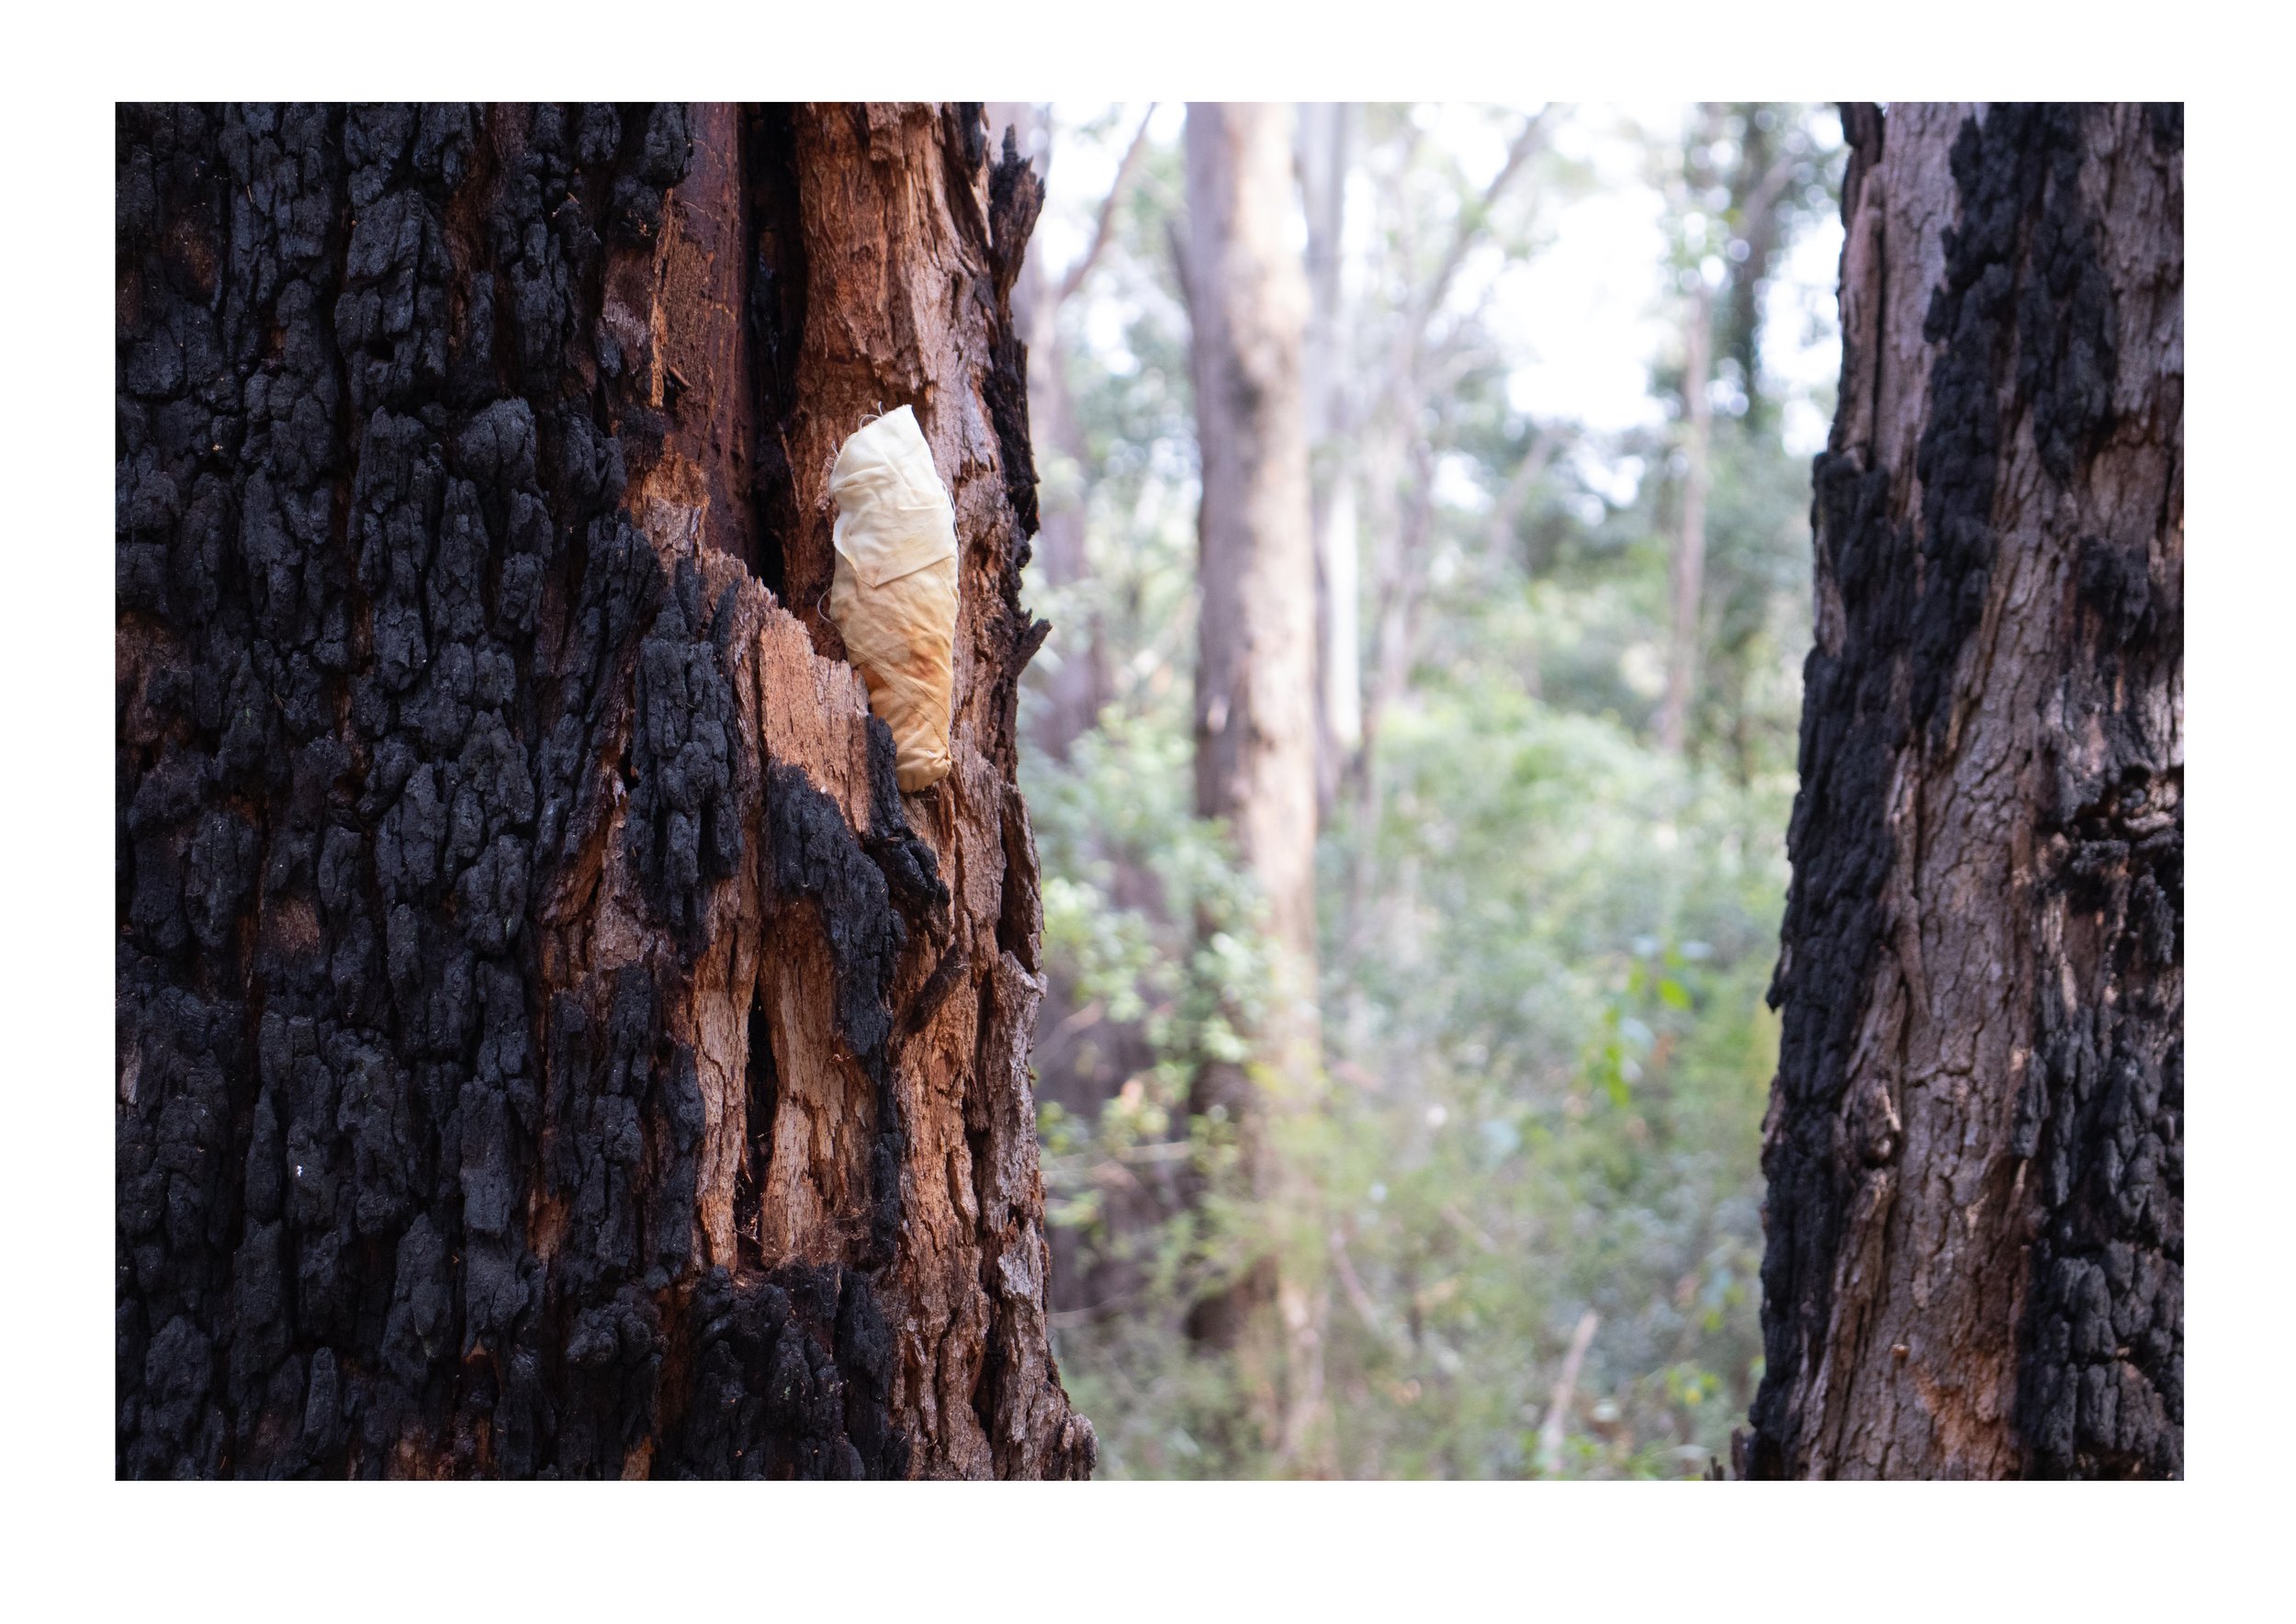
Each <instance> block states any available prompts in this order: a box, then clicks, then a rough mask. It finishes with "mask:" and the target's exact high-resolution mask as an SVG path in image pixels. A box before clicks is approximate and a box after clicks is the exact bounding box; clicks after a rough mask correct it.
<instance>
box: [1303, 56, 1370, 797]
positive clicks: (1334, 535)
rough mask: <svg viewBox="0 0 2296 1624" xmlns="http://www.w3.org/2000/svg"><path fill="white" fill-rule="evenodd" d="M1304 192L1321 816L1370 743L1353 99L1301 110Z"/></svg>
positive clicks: (1305, 370) (1305, 106) (1306, 363)
mask: <svg viewBox="0 0 2296 1624" xmlns="http://www.w3.org/2000/svg"><path fill="white" fill-rule="evenodd" d="M1299 120H1300V132H1299V142H1298V145H1299V167H1300V201H1301V203H1302V204H1303V206H1304V208H1305V211H1306V214H1307V224H1308V251H1307V279H1308V325H1307V333H1306V337H1305V340H1304V342H1303V344H1302V345H1301V352H1300V372H1301V377H1302V379H1303V400H1304V412H1305V415H1306V419H1307V435H1308V458H1309V468H1310V472H1311V481H1310V482H1311V493H1310V504H1309V505H1310V512H1311V520H1310V523H1311V525H1312V526H1313V528H1312V531H1311V534H1312V536H1314V547H1315V586H1316V603H1315V634H1316V653H1317V676H1318V680H1317V682H1316V690H1315V694H1316V705H1315V723H1316V743H1315V798H1316V810H1317V814H1318V817H1319V818H1321V817H1322V816H1324V815H1327V814H1328V813H1329V812H1330V811H1331V809H1332V806H1333V803H1334V801H1335V800H1336V799H1337V798H1338V795H1339V785H1340V780H1341V777H1342V776H1343V775H1344V773H1345V771H1346V766H1347V762H1348V761H1349V759H1350V758H1351V757H1353V755H1354V754H1355V752H1356V749H1357V747H1358V746H1360V745H1361V744H1362V742H1363V673H1362V656H1361V653H1360V651H1359V642H1360V638H1361V637H1362V627H1361V625H1360V623H1359V621H1358V619H1357V610H1358V605H1357V602H1356V594H1357V592H1358V591H1359V590H1360V582H1359V574H1360V571H1359V569H1358V560H1357V555H1356V488H1355V480H1354V479H1353V477H1352V474H1353V470H1352V469H1351V468H1350V467H1349V466H1348V464H1349V460H1350V459H1349V457H1348V450H1349V447H1350V446H1351V445H1353V443H1354V434H1353V433H1352V432H1351V431H1352V427H1353V425H1352V423H1351V421H1350V412H1349V411H1348V404H1349V393H1350V391H1349V389H1348V374H1347V351H1348V345H1347V331H1346V325H1345V310H1344V308H1343V303H1342V300H1343V297H1344V294H1345V278H1344V276H1342V275H1341V273H1342V270H1343V269H1344V265H1343V263H1342V259H1341V254H1342V251H1343V249H1344V247H1345V230H1344V228H1345V224H1346V215H1347V172H1348V169H1349V167H1350V164H1352V162H1353V158H1352V154H1351V152H1350V149H1351V147H1352V145H1353V136H1354V130H1355V123H1356V105H1355V104H1354V103H1353V102H1302V103H1300V108H1299Z"/></svg>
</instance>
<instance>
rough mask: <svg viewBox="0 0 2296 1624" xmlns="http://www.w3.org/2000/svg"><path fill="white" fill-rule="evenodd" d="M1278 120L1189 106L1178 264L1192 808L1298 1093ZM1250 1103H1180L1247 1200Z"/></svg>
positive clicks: (1290, 501)
mask: <svg viewBox="0 0 2296 1624" xmlns="http://www.w3.org/2000/svg"><path fill="white" fill-rule="evenodd" d="M1288 113H1289V109H1288V108H1286V107H1281V106H1279V105H1273V104H1241V103H1237V104H1217V103H1191V104H1190V105H1189V107H1188V110H1187V203H1188V242H1187V259H1186V264H1187V291H1188V310H1189V318H1190V323H1191V328H1192V337H1191V341H1190V360H1191V367H1192V371H1193V374H1194V378H1195V386H1196V424H1197V440H1198V443H1199V445H1200V446H1201V448H1202V468H1203V506H1202V512H1201V515H1200V518H1199V549H1200V551H1199V558H1200V564H1199V581H1200V584H1201V590H1202V593H1203V607H1202V613H1201V616H1200V619H1199V631H1198V648H1197V666H1196V810H1197V813H1198V814H1199V816H1201V817H1205V818H1223V819H1225V820H1226V821H1227V824H1228V826H1229V829H1230V830H1231V832H1232V836H1233V839H1234V842H1235V848H1236V851H1237V854H1238V856H1239V858H1240V859H1241V860H1242V862H1243V863H1244V866H1245V868H1246V869H1247V870H1248V871H1249V872H1250V873H1251V874H1252V875H1253V876H1254V878H1255V880H1256V881H1257V883H1258V885H1259V887H1260V890H1261V892H1262V894H1263V895H1264V896H1265V897H1266V903H1267V908H1268V917H1269V924H1270V929H1271V934H1272V936H1273V939H1274V943H1275V947H1276V953H1277V964H1275V966H1274V971H1273V975H1272V976H1271V995H1270V1009H1269V1010H1268V1012H1267V1016H1266V1020H1265V1021H1263V1022H1262V1023H1261V1027H1260V1030H1259V1032H1257V1033H1255V1041H1256V1047H1257V1054H1256V1057H1255V1058H1256V1060H1257V1063H1258V1064H1259V1065H1260V1066H1263V1067H1264V1068H1265V1069H1266V1072H1267V1073H1269V1074H1270V1075H1271V1076H1272V1077H1277V1078H1282V1079H1284V1080H1285V1081H1286V1082H1288V1083H1291V1084H1301V1083H1304V1082H1305V1081H1306V1080H1307V1079H1309V1078H1310V1077H1311V1076H1312V1074H1313V1070H1314V1066H1315V1050H1316V1021H1315V1003H1314V998H1315V957H1316V943H1315V884H1314V882H1315V826H1316V812H1315V806H1316V803H1315V737H1316V727H1315V679H1316V658H1315V557H1314V550H1313V547H1312V540H1311V535H1310V530H1309V488H1308V448H1307V434H1306V426H1305V420H1304V417H1303V415H1302V411H1301V396H1300V341H1301V335H1302V331H1303V328H1304V325H1305V322H1306V317H1307V303H1308V299H1307V288H1306V279H1305V277H1304V276H1303V275H1302V273H1301V270H1300V260H1299V256H1298V254H1295V253H1293V252H1291V251H1290V250H1289V249H1288V248H1287V247H1286V246H1285V243H1284V240H1283V231H1284V220H1285V219H1286V215H1287V212H1288V208H1287V206H1288V204H1289V196H1290V187H1291V162H1290V159H1291V146H1290V140H1289V130H1287V128H1286V124H1287V118H1288ZM1259 1094H1260V1091H1259V1089H1258V1088H1257V1087H1256V1086H1255V1083H1254V1081H1253V1079H1252V1077H1250V1075H1249V1074H1248V1073H1247V1071H1246V1070H1245V1069H1244V1067H1242V1066H1232V1065H1226V1064H1219V1063H1215V1064H1213V1065H1210V1066H1206V1067H1205V1069H1204V1071H1203V1073H1202V1074H1201V1075H1200V1076H1199V1078H1198V1082H1197V1086H1196V1088H1195V1098H1194V1100H1192V1101H1191V1107H1192V1109H1194V1110H1195V1111H1197V1112H1198V1113H1199V1114H1202V1113H1204V1112H1207V1111H1211V1110H1212V1109H1213V1108H1214V1107H1219V1108H1222V1109H1223V1110H1224V1111H1225V1113H1226V1115H1227V1118H1228V1120H1229V1121H1230V1122H1232V1123H1235V1124H1237V1126H1238V1128H1239V1132H1240V1134H1241V1138H1242V1142H1243V1146H1244V1161H1245V1164H1246V1178H1247V1181H1248V1182H1249V1183H1250V1184H1251V1186H1252V1187H1253V1189H1254V1190H1257V1191H1259V1192H1261V1193H1265V1192H1266V1188H1267V1182H1266V1181H1267V1178H1268V1173H1269V1169H1268V1168H1267V1167H1266V1166H1265V1165H1264V1157H1263V1155H1262V1146H1261V1145H1260V1143H1259V1140H1260V1138H1261V1135H1260V1133H1259V1131H1258V1126H1257V1123H1258V1120H1259V1118H1260V1116H1261V1113H1262V1111H1263V1101H1262V1100H1261V1099H1260V1097H1259ZM1276 1291H1277V1280H1276V1278H1275V1269H1274V1266H1273V1264H1272V1262H1266V1261H1264V1262H1262V1263H1260V1264H1258V1265H1255V1267H1254V1268H1253V1269H1251V1270H1250V1272H1249V1273H1248V1274H1247V1275H1246V1276H1245V1278H1244V1279H1243V1280H1241V1281H1239V1282H1238V1283H1237V1284H1236V1285H1235V1286H1234V1287H1233V1288H1232V1289H1231V1290H1228V1291H1222V1292H1220V1293H1218V1294H1216V1295H1214V1296H1212V1297H1210V1298H1209V1299H1207V1300H1206V1301H1204V1302H1203V1303H1199V1305H1198V1308H1197V1311H1196V1313H1195V1314H1194V1315H1193V1317H1192V1321H1191V1326H1192V1329H1193V1330H1194V1331H1195V1333H1196V1334H1197V1335H1198V1336H1199V1337H1200V1338H1202V1339H1203V1340H1205V1341H1208V1342H1210V1343H1212V1344H1214V1345H1216V1346H1221V1347H1237V1346H1238V1345H1239V1343H1240V1342H1241V1341H1242V1340H1243V1339H1244V1335H1245V1332H1246V1330H1247V1322H1249V1321H1251V1320H1252V1319H1253V1318H1254V1317H1255V1316H1256V1315H1259V1314H1262V1312H1263V1311H1264V1310H1265V1309H1266V1306H1267V1305H1268V1304H1269V1303H1270V1302H1271V1301H1272V1300H1273V1298H1274V1295H1275V1293H1276ZM1295 1375H1297V1372H1296V1371H1295ZM1295 1386H1296V1383H1295Z"/></svg>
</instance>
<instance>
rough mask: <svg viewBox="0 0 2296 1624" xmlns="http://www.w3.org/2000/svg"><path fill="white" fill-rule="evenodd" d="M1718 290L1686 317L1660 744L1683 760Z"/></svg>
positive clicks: (1710, 452) (1702, 541)
mask: <svg viewBox="0 0 2296 1624" xmlns="http://www.w3.org/2000/svg"><path fill="white" fill-rule="evenodd" d="M1713 375H1714V290H1713V289H1712V288H1708V287H1707V286H1706V284H1705V280H1704V279H1703V278H1701V279H1700V280H1699V282H1698V285H1697V286H1696V287H1695V288H1693V289H1692V290H1691V294H1690V309H1689V310H1687V311H1685V312H1684V314H1683V491H1682V504H1683V505H1682V512H1681V513H1679V514H1678V515H1677V516H1676V521H1675V531H1674V554H1673V558H1671V561H1670V565H1669V568H1668V570H1667V588H1668V594H1667V595H1668V598H1669V600H1670V602H1671V605H1672V611H1673V630H1672V634H1671V637H1669V638H1668V639H1667V645H1666V696H1665V698H1664V699H1663V700H1662V701H1661V702H1660V705H1659V746H1660V749H1662V750H1671V751H1672V752H1673V753H1675V754H1677V755H1680V754H1681V753H1682V749H1683V742H1684V741H1685V740H1686V739H1688V738H1689V736H1690V707H1691V705H1692V703H1693V701H1694V699H1695V697H1696V694H1697V686H1698V626H1699V613H1698V611H1699V603H1700V601H1701V599H1702V598H1703V597H1704V595H1705V570H1706V491H1707V489H1708V487H1709V486H1710V485H1711V484H1712V482H1713V478H1714V398H1713V395H1712V393H1711V392H1710V390H1709V388H1708V385H1709V383H1710V380H1711V379H1712V378H1713Z"/></svg>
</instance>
